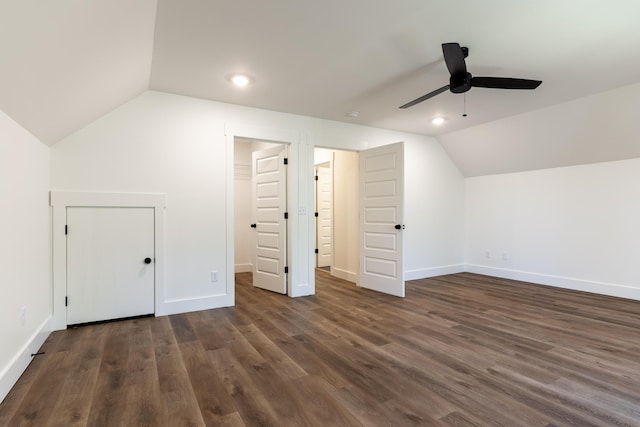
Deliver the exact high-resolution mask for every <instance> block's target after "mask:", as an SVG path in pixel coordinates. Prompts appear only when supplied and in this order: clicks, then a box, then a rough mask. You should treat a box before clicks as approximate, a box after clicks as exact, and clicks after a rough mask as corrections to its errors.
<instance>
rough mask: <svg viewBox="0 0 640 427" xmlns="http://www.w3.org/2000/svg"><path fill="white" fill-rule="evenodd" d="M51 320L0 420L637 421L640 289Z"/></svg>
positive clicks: (328, 290)
mask: <svg viewBox="0 0 640 427" xmlns="http://www.w3.org/2000/svg"><path fill="white" fill-rule="evenodd" d="M250 279H251V278H250V274H247V273H245V274H240V275H238V279H237V281H238V283H237V287H236V292H237V306H236V307H235V308H228V309H219V310H209V311H201V312H196V313H189V314H182V315H176V316H169V317H159V318H146V319H137V320H130V321H122V322H115V323H108V324H102V325H94V326H87V327H83V328H78V329H72V330H67V331H60V332H55V333H53V334H52V335H51V336H50V338H49V339H48V340H47V342H46V343H45V344H44V346H43V348H42V350H43V351H45V352H46V354H45V355H43V356H39V357H37V358H36V359H35V360H34V362H33V363H32V364H31V366H30V367H29V368H28V369H27V371H26V372H25V374H24V375H23V376H22V378H21V379H20V380H19V382H18V383H17V384H16V386H15V387H14V389H13V390H12V391H11V392H10V394H9V395H8V396H7V398H6V399H5V401H4V402H3V403H2V404H1V405H0V425H2V426H5V425H9V426H14V425H16V426H17V425H37V426H49V425H55V426H72V425H81V426H84V425H89V426H137V425H147V426H171V427H173V426H182V425H185V426H186V425H194V426H200V425H209V426H227V425H230V426H241V425H247V426H253V425H276V426H292V425H315V426H334V425H340V426H343V425H344V426H351V425H353V426H359V425H366V426H403V425H435V426H473V425H477V426H489V425H502V426H560V425H572V426H620V425H630V426H639V425H640V303H639V302H633V301H628V300H622V299H616V298H609V297H604V296H597V295H590V294H584V293H579V292H572V291H568V290H561V289H554V288H548V287H543V286H536V285H530V284H524V283H518V282H513V281H508V280H501V279H495V278H489V277H485V276H479V275H473V274H457V275H450V276H443V277H439V278H433V279H424V280H417V281H412V282H408V283H407V297H406V298H405V299H399V298H395V297H390V296H386V295H381V294H377V293H375V292H370V291H366V290H361V289H358V288H356V287H355V286H354V285H353V284H351V283H348V282H344V281H341V280H336V279H333V278H331V277H330V276H329V274H328V273H326V272H321V271H320V272H317V285H316V290H317V295H316V296H314V297H306V298H298V299H290V298H287V297H284V296H280V295H275V294H272V293H269V292H267V291H262V290H259V289H254V288H252V287H251V286H250V284H249V283H250Z"/></svg>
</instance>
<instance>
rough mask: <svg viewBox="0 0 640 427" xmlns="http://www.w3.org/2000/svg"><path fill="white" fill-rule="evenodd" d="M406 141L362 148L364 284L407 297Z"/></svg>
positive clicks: (376, 289) (361, 211) (362, 282)
mask: <svg viewBox="0 0 640 427" xmlns="http://www.w3.org/2000/svg"><path fill="white" fill-rule="evenodd" d="M403 205H404V145H403V143H397V144H391V145H385V146H382V147H377V148H372V149H369V150H364V151H361V152H360V286H362V287H363V288H368V289H373V290H375V291H379V292H384V293H386V294H391V295H395V296H399V297H404V266H403V238H402V237H403V236H402V234H403V230H404V224H403Z"/></svg>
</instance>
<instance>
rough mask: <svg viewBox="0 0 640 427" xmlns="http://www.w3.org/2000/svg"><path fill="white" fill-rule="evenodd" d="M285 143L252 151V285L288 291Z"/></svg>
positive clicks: (276, 290) (282, 291)
mask: <svg viewBox="0 0 640 427" xmlns="http://www.w3.org/2000/svg"><path fill="white" fill-rule="evenodd" d="M285 157H286V146H285V145H279V146H277V147H273V148H268V149H265V150H260V151H255V152H253V162H252V169H253V174H252V175H253V181H252V185H253V219H254V221H253V224H252V227H253V228H254V230H255V258H254V263H253V286H256V287H259V288H263V289H267V290H270V291H273V292H278V293H281V294H286V293H287V275H286V274H285V267H286V257H287V221H286V220H285V213H286V210H287V172H286V167H285V164H284V163H285Z"/></svg>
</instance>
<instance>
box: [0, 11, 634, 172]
mask: <svg viewBox="0 0 640 427" xmlns="http://www.w3.org/2000/svg"><path fill="white" fill-rule="evenodd" d="M639 16H640V2H638V1H637V0H614V1H611V2H603V1H601V0H564V1H557V0H556V1H553V0H539V1H535V2H525V1H513V0H489V1H483V2H479V1H474V0H397V1H393V2H390V1H370V0H348V1H344V0H325V1H313V0H270V1H261V0H235V1H222V0H209V1H203V0H157V1H156V0H136V1H130V0H92V1H90V2H86V1H80V0H58V1H55V2H43V1H38V0H21V1H2V2H1V3H0V109H2V110H3V111H4V112H5V113H7V114H8V115H9V116H11V117H12V118H13V119H14V120H16V121H17V122H18V123H19V124H21V125H22V126H23V127H25V128H26V129H27V130H29V131H30V132H32V133H33V134H34V135H35V136H36V137H38V138H39V139H40V140H42V141H43V142H45V143H47V144H50V145H51V144H54V143H55V142H57V141H59V140H60V139H61V138H63V137H65V136H66V135H69V134H70V133H72V132H74V131H75V130H77V129H79V128H81V127H83V126H84V125H86V124H88V123H90V122H91V121H93V120H95V119H97V118H99V117H100V116H102V115H104V114H106V113H107V112H109V111H111V110H112V109H114V108H115V107H117V106H118V105H120V104H122V103H124V102H126V101H127V100H129V99H131V98H133V97H135V96H136V95H138V94H139V93H141V92H143V91H145V90H148V89H152V90H159V91H165V92H171V93H176V94H182V95H188V96H193V97H199V98H205V99H211V100H216V101H222V102H228V103H233V104H241V105H247V106H252V107H257V108H262V109H268V110H275V111H282V112H289V113H295V114H301V115H307V116H312V117H319V118H324V119H330V120H338V121H345V122H351V123H356V124H361V125H368V126H375V127H381V128H387V129H395V130H402V131H407V132H413V133H419V134H425V135H432V136H436V137H437V138H438V139H439V141H440V142H441V143H442V145H443V147H444V148H445V149H446V150H447V151H448V152H449V154H450V155H451V157H452V159H453V160H454V162H456V164H457V165H458V167H459V168H460V169H461V171H462V172H463V174H464V175H466V176H474V175H482V174H488V173H501V172H512V171H517V170H528V169H536V168H544V167H554V166H563V165H568V164H580V163H590V162H597V161H606V160H618V159H622V158H629V157H640V144H639V143H637V142H633V140H631V141H630V140H629V137H631V138H633V137H635V139H636V140H637V135H638V134H639V133H640V129H639V128H638V125H637V124H636V122H638V121H637V120H636V119H635V117H633V114H630V113H629V111H633V109H634V108H635V109H636V110H637V107H638V104H639V100H640V86H639V85H637V84H636V83H638V82H640V72H639V71H638V70H640V55H638V54H637V51H638V46H640V30H638V29H637V19H638V17H639ZM444 42H459V43H460V44H462V45H464V46H467V47H468V48H469V50H470V53H469V57H468V58H467V66H468V68H469V71H471V73H473V74H474V75H479V76H504V77H522V78H532V79H539V80H542V81H543V83H542V85H541V86H540V87H539V88H538V89H536V90H534V91H507V90H491V89H482V88H473V89H471V91H469V92H468V93H467V94H466V95H460V94H452V93H449V92H445V93H443V94H441V95H439V96H437V97H435V98H432V99H430V100H427V101H425V102H423V103H421V104H419V105H416V106H414V107H412V108H410V109H407V110H400V109H398V106H400V105H402V104H404V103H406V102H408V101H410V100H412V99H414V98H416V97H418V96H420V95H423V94H425V93H427V92H430V91H431V90H434V89H436V88H439V87H441V86H443V85H445V84H447V83H448V77H449V76H448V72H447V69H446V66H445V64H444V61H443V58H442V50H441V43H444ZM232 72H244V73H247V74H249V75H251V76H252V77H253V78H254V79H255V81H254V83H253V84H252V85H251V87H249V88H246V89H244V90H237V89H235V88H233V87H232V86H231V85H230V84H229V82H228V80H227V77H228V75H229V74H230V73H232ZM465 98H466V99H465ZM465 103H466V112H467V117H462V113H463V109H464V108H465ZM350 111H357V112H358V115H357V117H349V116H348V115H347V113H348V112H350ZM596 114H597V115H598V116H597V117H595V118H594V116H595V115H596ZM608 115H609V116H611V118H612V119H613V120H612V121H609V120H606V119H605V118H606V117H607V116H608ZM435 116H442V117H444V118H445V119H446V122H445V123H444V125H442V126H440V127H436V126H434V125H433V124H431V121H430V120H431V118H433V117H435ZM584 129H588V130H589V132H586V131H584ZM593 135H596V136H597V137H594V136H593ZM603 138H604V139H605V140H606V141H603Z"/></svg>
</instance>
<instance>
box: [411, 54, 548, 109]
mask: <svg viewBox="0 0 640 427" xmlns="http://www.w3.org/2000/svg"><path fill="white" fill-rule="evenodd" d="M442 53H443V54H444V62H445V63H446V64H447V68H448V69H449V74H451V77H450V78H449V84H448V85H446V86H442V87H441V88H440V89H436V90H434V91H432V92H429V93H428V94H426V95H423V96H421V97H420V98H417V99H414V100H413V101H411V102H407V103H406V104H404V105H403V106H401V107H400V108H409V107H413V106H414V105H416V104H419V103H421V102H422V101H426V100H427V99H429V98H433V97H434V96H436V95H439V94H441V93H442V92H445V91H446V90H450V91H451V92H453V93H463V92H466V91H468V90H469V89H471V88H472V87H486V88H490V89H535V88H537V87H538V86H540V83H542V81H540V80H528V79H513V78H509V77H473V76H472V75H471V73H469V72H467V64H466V63H465V62H464V58H466V57H467V56H468V55H469V49H468V48H466V47H460V45H459V44H458V43H443V44H442Z"/></svg>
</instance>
